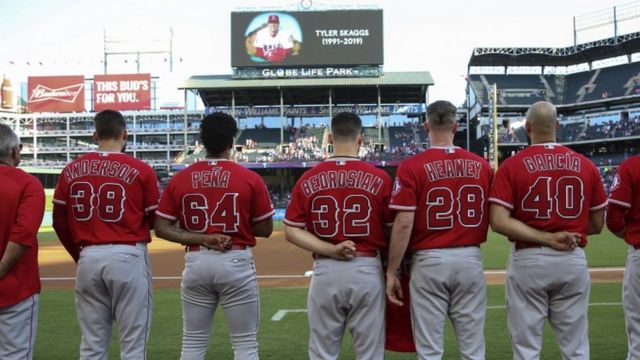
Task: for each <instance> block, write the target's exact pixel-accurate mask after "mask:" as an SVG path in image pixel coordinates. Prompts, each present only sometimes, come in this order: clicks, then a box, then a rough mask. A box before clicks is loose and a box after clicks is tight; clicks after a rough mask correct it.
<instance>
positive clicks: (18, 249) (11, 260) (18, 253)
mask: <svg viewBox="0 0 640 360" xmlns="http://www.w3.org/2000/svg"><path fill="white" fill-rule="evenodd" d="M27 249H29V247H27V246H25V245H22V244H16V243H14V242H9V243H8V244H7V248H6V249H5V251H4V254H3V255H2V259H0V279H2V278H3V277H4V276H5V275H7V273H8V272H9V270H11V269H12V268H13V266H14V265H15V264H16V263H17V262H18V260H20V257H22V254H24V253H25V252H26V251H27Z"/></svg>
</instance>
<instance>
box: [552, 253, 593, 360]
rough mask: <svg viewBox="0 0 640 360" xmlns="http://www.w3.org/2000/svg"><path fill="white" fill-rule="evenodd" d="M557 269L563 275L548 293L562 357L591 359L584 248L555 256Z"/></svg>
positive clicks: (587, 277) (553, 327) (587, 283)
mask: <svg viewBox="0 0 640 360" xmlns="http://www.w3.org/2000/svg"><path fill="white" fill-rule="evenodd" d="M553 269H554V271H555V272H556V273H557V274H559V275H558V276H561V280H562V281H559V282H558V283H559V285H558V286H556V287H555V288H553V290H552V291H551V292H550V294H549V323H550V324H551V328H552V329H553V332H554V334H555V336H556V341H557V342H558V346H559V347H560V353H562V358H563V359H585V360H586V359H589V331H588V319H587V312H588V307H589V284H590V281H589V271H588V269H587V259H586V258H585V256H584V251H583V250H582V249H576V250H574V251H573V252H572V253H570V254H564V253H563V254H560V255H559V256H556V261H555V264H554V266H553Z"/></svg>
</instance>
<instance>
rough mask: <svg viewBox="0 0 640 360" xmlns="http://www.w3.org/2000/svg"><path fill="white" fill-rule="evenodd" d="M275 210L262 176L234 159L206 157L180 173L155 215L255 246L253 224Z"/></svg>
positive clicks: (164, 195) (235, 243)
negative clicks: (222, 234)
mask: <svg viewBox="0 0 640 360" xmlns="http://www.w3.org/2000/svg"><path fill="white" fill-rule="evenodd" d="M274 213H275V210H274V209H273V204H272V203H271V198H270V197H269V192H268V191H267V186H266V185H265V184H264V181H262V178H261V177H260V175H258V174H256V173H255V172H253V171H251V170H249V169H247V168H245V167H243V166H241V165H239V164H236V163H235V162H233V161H231V160H224V159H207V160H203V161H199V162H196V163H194V164H192V165H190V166H189V167H187V168H186V169H184V170H182V171H180V172H179V173H177V174H176V175H175V176H174V177H173V178H172V179H171V181H169V184H168V185H167V188H166V189H165V191H164V193H163V194H162V199H161V200H160V207H159V208H158V210H157V211H156V215H158V216H161V217H163V218H165V219H168V220H172V221H176V220H177V221H179V223H180V227H181V228H183V229H185V230H188V231H191V232H196V233H206V234H219V233H224V234H227V235H229V236H231V238H232V242H233V245H246V246H254V245H255V244H256V238H255V236H254V235H253V232H252V231H251V225H252V224H254V223H257V222H260V221H263V220H265V219H268V218H269V217H271V216H273V214H274Z"/></svg>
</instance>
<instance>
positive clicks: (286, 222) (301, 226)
mask: <svg viewBox="0 0 640 360" xmlns="http://www.w3.org/2000/svg"><path fill="white" fill-rule="evenodd" d="M282 222H284V223H285V224H287V225H291V226H295V227H299V228H304V227H306V226H307V224H305V223H299V222H295V221H291V220H288V219H284V220H282Z"/></svg>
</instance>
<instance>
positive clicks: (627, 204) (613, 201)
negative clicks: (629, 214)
mask: <svg viewBox="0 0 640 360" xmlns="http://www.w3.org/2000/svg"><path fill="white" fill-rule="evenodd" d="M609 202H610V203H613V204H616V205H619V206H622V207H625V208H627V209H630V208H631V204H629V203H626V202H624V201H620V200H616V199H612V198H609Z"/></svg>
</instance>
